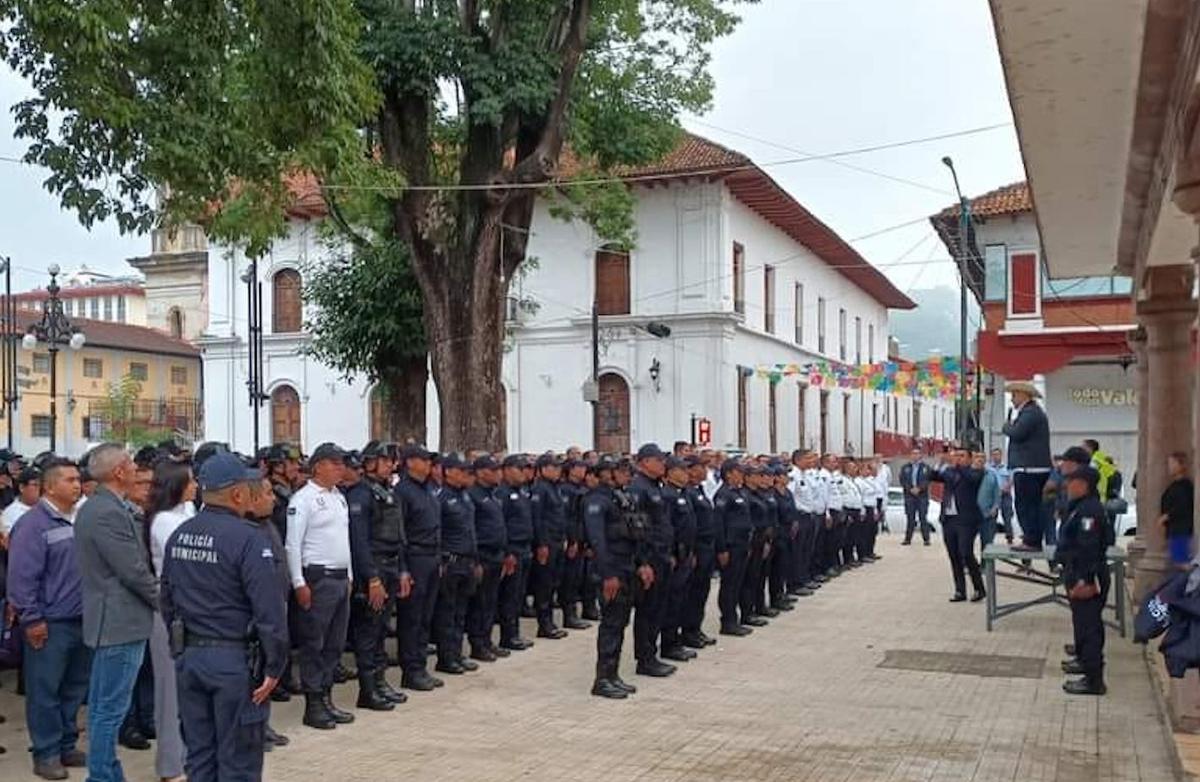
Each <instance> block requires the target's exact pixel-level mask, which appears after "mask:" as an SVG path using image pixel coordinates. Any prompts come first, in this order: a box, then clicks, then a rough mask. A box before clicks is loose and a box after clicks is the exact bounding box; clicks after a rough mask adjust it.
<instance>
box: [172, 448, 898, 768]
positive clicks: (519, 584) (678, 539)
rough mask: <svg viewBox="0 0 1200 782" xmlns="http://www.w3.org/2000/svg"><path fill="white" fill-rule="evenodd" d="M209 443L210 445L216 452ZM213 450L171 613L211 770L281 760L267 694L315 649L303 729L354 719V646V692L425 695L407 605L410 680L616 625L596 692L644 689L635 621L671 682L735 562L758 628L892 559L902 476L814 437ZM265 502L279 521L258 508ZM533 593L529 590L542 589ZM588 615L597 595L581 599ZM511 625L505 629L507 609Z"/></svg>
mask: <svg viewBox="0 0 1200 782" xmlns="http://www.w3.org/2000/svg"><path fill="white" fill-rule="evenodd" d="M202 449H203V447H202ZM260 456H262V457H264V458H263V461H265V463H266V465H267V468H268V469H267V473H268V475H267V477H265V478H264V474H263V471H262V470H261V469H259V466H258V461H256V460H254V459H243V458H241V457H238V456H236V455H234V454H231V453H228V452H227V451H225V450H223V449H220V448H215V449H213V448H209V449H207V451H206V453H205V458H204V459H203V460H202V461H201V460H200V459H197V460H196V463H197V467H198V482H199V487H200V492H201V495H200V498H199V500H200V503H201V504H200V511H199V512H198V513H197V514H196V515H195V516H193V517H192V518H190V519H188V520H186V521H184V522H182V523H181V524H180V525H179V526H178V527H177V528H176V529H175V531H174V532H173V533H172V534H171V536H170V538H169V540H168V541H167V543H166V547H165V554H164V562H163V567H162V572H161V577H160V589H161V598H160V599H161V607H162V616H163V620H164V623H165V625H166V627H167V628H168V632H169V635H170V644H171V649H172V653H173V655H174V656H175V659H176V673H177V687H178V694H179V712H180V717H181V721H182V727H183V736H184V737H185V741H186V745H187V764H186V767H187V774H188V778H189V779H193V780H209V779H221V780H234V779H257V778H260V777H261V772H262V758H263V750H264V735H265V734H266V731H267V730H268V728H267V718H268V713H269V703H270V700H271V698H272V695H273V694H274V693H281V692H282V688H281V687H280V686H279V685H280V682H281V681H282V680H285V679H286V678H287V669H288V666H289V646H291V647H294V648H295V650H296V655H295V667H296V668H297V669H298V670H297V673H298V677H297V678H298V682H299V686H298V689H299V690H300V691H301V692H302V693H303V695H304V698H305V708H304V719H303V722H304V724H305V725H308V726H310V727H312V728H316V729H322V730H329V729H333V728H335V727H337V726H338V725H343V724H346V723H350V722H353V720H354V715H353V713H351V712H349V711H346V710H344V709H342V708H340V707H338V706H337V704H335V703H334V702H333V698H332V691H333V685H334V683H335V681H336V680H337V675H338V668H339V665H340V659H341V657H342V653H343V651H344V650H345V648H346V645H347V637H348V636H349V638H350V643H351V646H352V648H353V650H354V656H355V661H356V668H357V678H358V700H357V704H356V705H357V707H358V708H365V709H370V710H378V711H388V710H392V709H394V708H395V706H396V705H397V704H399V703H403V702H404V701H405V700H406V697H407V696H406V695H405V694H404V693H402V692H400V691H399V690H398V689H396V688H394V687H393V686H392V685H391V684H390V683H389V682H388V680H387V678H386V670H387V667H388V664H389V658H388V655H387V652H386V650H385V640H386V639H387V638H388V637H389V634H390V618H391V617H392V616H393V615H394V617H395V621H396V627H395V630H396V635H397V641H398V661H399V664H400V667H401V671H402V673H401V679H400V682H399V684H400V687H401V688H402V689H407V690H410V691H429V690H433V689H435V688H437V687H440V686H443V683H444V681H443V679H441V678H440V677H437V676H434V675H433V674H432V673H430V672H429V670H428V668H427V662H426V660H427V657H428V655H429V654H430V650H431V649H432V653H433V654H435V656H436V664H435V671H436V672H437V673H441V674H445V675H461V674H464V673H467V672H470V671H474V670H478V668H479V663H481V662H484V663H491V662H495V661H496V660H497V659H499V658H501V657H506V656H508V655H510V654H512V653H513V652H519V651H524V650H526V649H529V648H530V647H532V646H533V643H534V642H533V641H531V640H527V639H525V638H523V637H522V636H521V635H520V631H519V619H520V617H521V615H522V613H523V612H524V611H526V610H531V611H532V613H533V615H534V616H535V617H536V619H537V635H538V637H539V638H542V639H548V640H558V639H561V638H563V637H564V636H565V635H566V631H565V630H564V629H562V628H560V627H559V626H558V624H556V622H555V618H556V616H555V611H556V610H557V611H559V612H561V617H562V620H563V624H564V626H566V627H567V628H576V629H584V628H586V627H588V624H587V622H586V621H584V619H583V618H581V617H586V616H596V617H598V618H599V620H600V627H599V631H598V635H597V642H596V643H597V665H596V677H595V681H594V684H593V687H592V692H593V694H595V695H597V696H601V697H605V698H617V699H621V698H627V697H629V696H630V695H631V694H633V693H634V692H635V691H636V688H635V687H634V686H633V685H631V684H628V683H626V682H625V681H624V680H623V679H622V678H621V676H620V674H619V671H618V666H619V661H620V657H621V648H622V642H623V639H624V635H625V631H626V628H627V626H628V624H629V623H630V621H631V619H632V622H633V625H634V631H633V635H634V647H635V649H634V657H635V658H636V671H637V673H638V674H640V675H644V676H649V677H663V676H669V675H671V674H673V673H674V672H675V671H676V666H675V665H672V664H671V663H668V662H666V661H665V660H670V661H672V662H686V661H689V660H692V659H694V658H695V657H696V656H697V650H698V649H703V648H704V647H706V646H709V645H712V644H714V643H715V639H714V638H712V637H711V636H709V635H707V634H706V633H705V632H704V631H703V626H704V623H705V612H706V606H707V603H708V597H709V587H710V585H711V584H712V581H713V575H714V573H715V572H718V571H719V573H720V587H719V590H720V594H719V600H718V604H719V610H720V633H722V634H725V635H730V636H747V635H749V634H751V632H752V629H753V628H755V627H760V626H763V625H765V624H767V622H768V621H769V620H770V619H771V618H773V617H777V616H779V614H780V612H783V611H790V610H792V609H793V608H794V603H795V599H796V598H797V597H806V596H810V595H813V594H814V593H815V591H816V590H818V589H820V588H821V586H822V585H823V583H825V582H826V581H828V580H829V579H831V578H834V577H836V576H837V575H839V574H841V573H843V572H845V571H846V570H848V569H851V568H856V567H859V566H860V565H863V564H867V563H870V562H874V561H875V560H876V559H877V558H878V555H876V554H875V553H874V542H875V534H876V532H877V529H878V523H877V522H878V520H879V518H880V513H881V511H882V508H883V498H884V497H885V496H886V483H885V481H886V480H887V476H886V474H884V475H881V474H879V472H878V471H877V470H876V469H875V465H873V464H870V463H862V464H860V463H858V462H855V461H854V460H852V459H845V460H839V459H838V458H837V457H832V456H827V457H825V458H824V459H823V460H822V459H821V458H820V457H819V455H818V454H815V453H811V452H807V451H797V452H796V453H794V454H793V455H792V458H791V460H790V464H789V463H788V461H787V460H784V459H783V458H779V457H762V458H758V459H741V460H735V459H730V460H722V459H721V458H720V457H719V455H717V454H713V453H711V452H706V453H705V454H703V455H700V456H696V455H693V454H692V453H691V452H690V449H689V448H688V447H687V446H685V445H682V444H677V446H676V452H675V453H673V454H667V453H665V452H663V451H662V450H661V449H660V448H659V447H658V446H657V445H654V444H648V445H645V446H643V447H642V448H640V449H639V450H638V451H637V453H636V454H635V455H633V456H632V457H623V458H617V457H607V456H600V455H598V454H591V453H589V454H578V455H574V454H572V455H570V456H575V458H567V459H562V458H560V457H558V456H556V455H553V454H543V455H541V456H538V457H536V458H530V457H528V456H524V455H507V456H504V457H503V458H502V459H497V458H495V457H494V456H492V455H490V454H487V453H476V454H471V455H470V458H468V457H467V456H462V455H458V454H447V455H438V454H434V453H431V452H429V451H427V450H426V449H424V448H423V447H421V446H418V445H407V446H404V447H403V448H400V447H398V446H394V445H385V444H381V443H378V442H372V443H368V444H367V446H366V447H365V448H363V449H362V451H361V452H353V453H348V452H346V451H343V450H342V449H340V448H339V447H337V446H336V445H333V444H330V443H327V444H324V445H321V446H320V447H318V448H317V449H316V450H315V451H314V452H313V453H312V455H311V456H310V457H309V458H308V459H307V476H308V479H307V481H306V482H304V483H303V484H302V485H300V486H299V487H298V488H297V484H298V481H297V480H296V476H297V475H298V461H297V457H298V453H295V452H294V451H289V450H288V449H286V448H276V449H272V450H271V451H270V452H268V453H266V454H262V455H260ZM262 519H269V520H270V522H271V523H262V522H260V520H262ZM527 593H531V596H532V604H531V605H529V604H527V602H526V596H527ZM581 609H582V610H581ZM496 625H499V641H498V642H497V640H496V635H495V629H494V628H495V626H496Z"/></svg>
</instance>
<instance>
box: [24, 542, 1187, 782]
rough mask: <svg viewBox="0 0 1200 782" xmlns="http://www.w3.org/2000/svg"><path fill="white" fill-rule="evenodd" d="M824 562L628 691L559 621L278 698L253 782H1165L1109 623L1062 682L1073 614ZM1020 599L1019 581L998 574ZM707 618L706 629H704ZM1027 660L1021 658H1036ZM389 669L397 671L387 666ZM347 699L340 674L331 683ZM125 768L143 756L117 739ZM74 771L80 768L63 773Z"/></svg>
mask: <svg viewBox="0 0 1200 782" xmlns="http://www.w3.org/2000/svg"><path fill="white" fill-rule="evenodd" d="M897 542H898V541H897V540H896V539H895V537H894V536H893V537H892V538H891V539H890V540H885V541H884V542H883V545H882V547H881V550H882V552H883V553H885V554H886V558H885V559H884V560H883V561H881V562H880V563H878V564H876V565H874V566H872V567H870V568H866V569H864V570H860V571H858V572H855V573H852V574H850V575H848V576H845V577H843V578H840V579H838V580H836V581H835V582H833V583H832V584H830V585H829V586H827V587H826V588H825V589H823V590H821V592H820V594H819V595H818V596H817V597H814V598H809V599H807V600H804V601H802V602H801V604H800V607H799V609H798V610H796V611H794V612H792V613H790V614H787V615H786V616H784V617H783V618H781V619H779V620H776V621H775V622H773V623H772V625H771V626H770V627H767V628H764V629H762V630H759V631H758V632H756V633H755V634H754V635H753V636H751V637H750V638H746V639H728V640H726V639H722V642H721V644H720V645H719V646H717V647H714V648H713V649H711V650H708V651H706V652H704V653H703V655H702V658H701V659H700V660H699V661H696V662H692V663H689V664H687V665H685V666H684V667H683V670H681V671H680V672H679V673H678V674H677V675H676V676H675V677H673V678H671V679H668V680H646V679H644V678H641V677H637V676H634V675H632V666H631V665H630V664H629V663H628V662H626V664H625V665H624V666H623V671H624V672H626V678H627V679H628V680H630V681H632V682H636V683H637V684H638V685H639V686H640V687H641V688H642V690H641V692H640V693H639V694H638V695H637V696H635V697H634V698H632V699H630V700H628V701H624V702H608V701H601V700H598V699H596V698H592V697H590V696H589V695H588V687H589V685H590V683H591V678H592V667H593V661H594V656H593V655H594V642H595V632H594V630H592V631H583V632H578V633H572V634H571V637H570V638H568V639H566V640H564V641H559V642H547V641H541V642H539V643H538V645H537V646H536V648H534V649H532V650H530V651H528V652H525V653H523V654H521V655H518V656H516V657H514V658H511V659H509V660H506V661H501V662H500V663H498V664H496V665H494V666H489V667H488V668H487V670H486V671H483V672H480V673H477V674H474V675H469V676H467V677H459V678H456V679H452V680H451V681H450V682H449V683H448V684H447V686H446V687H445V688H444V689H442V690H440V691H438V692H436V693H432V694H425V693H418V694H415V695H414V696H413V697H412V698H411V700H410V701H409V703H407V704H405V705H404V706H401V707H400V708H399V709H398V710H397V711H396V712H393V713H390V714H370V713H365V714H364V713H361V712H360V713H359V715H358V721H357V722H356V723H355V724H354V725H351V726H349V727H344V728H339V729H338V730H336V731H332V732H329V733H318V732H316V731H312V730H308V729H305V728H302V727H300V725H299V719H300V707H299V705H298V704H297V703H295V702H293V703H291V704H286V705H285V706H284V707H282V708H280V707H278V706H277V707H276V716H275V718H274V720H273V721H274V723H275V726H276V727H277V728H278V729H280V730H282V731H284V732H286V733H287V734H289V735H290V736H291V737H292V740H293V744H292V746H290V747H287V748H285V749H282V750H277V751H275V752H274V753H272V754H271V755H268V756H267V770H266V778H267V779H269V780H280V781H281V782H283V781H284V780H314V779H321V778H326V779H330V780H335V779H336V780H345V781H346V782H352V781H353V780H374V779H377V778H382V779H416V780H422V782H425V781H426V780H454V781H455V782H462V781H463V780H483V779H487V780H495V781H496V782H500V781H501V780H519V779H521V780H596V779H603V780H606V782H618V781H620V780H653V781H654V782H671V780H726V779H754V780H789V781H794V782H818V781H820V782H840V781H842V780H846V781H847V782H848V781H850V780H853V781H854V782H872V781H874V780H880V781H882V780H888V781H889V782H899V781H900V780H905V781H908V780H913V781H916V780H925V781H928V782H935V781H940V780H946V781H947V782H963V781H964V780H977V781H979V782H984V781H989V782H990V780H1021V782H1050V781H1051V780H1057V781H1059V782H1094V781H1097V780H1099V781H1106V780H1120V781H1121V782H1126V781H1130V780H1146V781H1147V782H1164V780H1170V779H1173V778H1174V776H1173V772H1172V766H1171V763H1170V761H1169V755H1168V750H1167V743H1166V738H1165V735H1164V732H1163V729H1162V727H1161V724H1160V722H1159V718H1158V715H1157V711H1156V707H1155V703H1154V699H1153V696H1152V692H1151V689H1150V683H1149V679H1148V677H1147V674H1146V671H1145V667H1144V665H1143V663H1142V661H1141V659H1140V650H1139V649H1138V648H1137V647H1135V646H1133V645H1132V644H1131V643H1129V642H1128V641H1122V640H1121V639H1119V638H1115V637H1114V636H1115V633H1113V634H1110V636H1109V646H1108V659H1109V664H1110V667H1109V676H1108V684H1109V695H1108V697H1106V698H1103V699H1086V698H1085V699H1079V698H1074V699H1072V698H1068V697H1067V696H1065V695H1064V694H1063V693H1062V691H1061V690H1060V682H1061V677H1060V676H1059V675H1058V673H1057V670H1058V664H1059V659H1060V657H1061V645H1062V643H1063V641H1064V640H1067V639H1068V638H1069V616H1068V614H1067V613H1066V611H1065V610H1063V609H1061V608H1056V607H1051V606H1043V607H1039V608H1037V609H1034V610H1032V611H1030V612H1027V613H1025V614H1018V615H1016V616H1013V617H1010V618H1007V619H1005V620H1003V621H1001V623H1000V624H999V625H998V626H997V630H996V632H993V633H990V634H989V633H987V632H985V631H984V626H983V625H984V623H983V607H982V605H975V604H959V605H949V604H948V603H947V602H946V598H947V597H948V594H949V591H950V589H949V573H948V572H947V571H948V569H947V566H946V564H945V555H944V553H943V551H942V549H941V547H940V546H937V545H935V546H933V547H931V548H928V549H925V548H922V547H919V546H917V547H912V548H901V547H899V546H898V545H896V544H897ZM1002 588H1003V589H1005V592H1004V595H1005V598H1006V599H1007V598H1008V597H1009V596H1016V595H1017V594H1018V593H1019V592H1021V591H1025V590H1027V589H1032V587H1029V588H1027V587H1024V586H1023V585H1016V584H1013V585H1007V586H1006V585H1004V584H1002ZM708 629H709V630H710V631H715V627H710V628H708ZM887 650H928V651H933V652H966V653H974V654H1004V655H1017V656H1025V657H1034V658H1038V659H1040V660H1044V667H1043V668H1042V675H1041V677H1040V678H998V677H980V676H975V675H968V674H961V673H958V674H949V673H928V672H912V671H907V670H892V669H883V668H879V667H878V665H879V663H880V662H881V661H882V660H883V657H884V654H885V652H886V651H887ZM1035 673H1036V670H1035ZM393 677H395V672H393ZM338 700H339V702H340V703H341V704H342V705H343V706H348V705H350V704H351V703H352V702H353V693H352V692H351V689H350V688H349V687H348V686H347V687H344V688H342V691H341V693H340V695H339V697H338ZM0 712H2V713H6V714H8V716H9V722H8V724H6V725H2V726H0V743H4V744H6V745H7V746H8V747H9V754H7V755H5V756H3V757H0V779H3V780H6V782H9V781H11V782H17V781H18V780H20V781H21V782H23V781H24V780H25V779H27V778H28V779H32V777H29V776H28V756H27V754H25V753H24V752H23V747H24V746H25V745H24V734H23V731H22V727H21V720H20V719H19V718H18V719H14V717H17V716H18V713H19V704H18V703H17V701H16V700H15V698H14V697H13V695H12V690H11V676H10V677H9V678H8V679H6V681H5V685H4V690H3V691H0ZM123 757H124V759H125V762H126V769H127V772H128V773H129V776H130V779H131V780H150V779H151V778H152V773H153V772H152V770H151V768H152V766H151V753H149V752H142V753H136V752H124V755H123ZM72 778H73V779H76V780H79V779H82V778H83V774H80V773H78V772H75V773H73V774H72Z"/></svg>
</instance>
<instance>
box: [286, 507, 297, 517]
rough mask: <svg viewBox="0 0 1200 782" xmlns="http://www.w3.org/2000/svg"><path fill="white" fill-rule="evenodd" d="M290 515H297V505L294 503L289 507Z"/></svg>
mask: <svg viewBox="0 0 1200 782" xmlns="http://www.w3.org/2000/svg"><path fill="white" fill-rule="evenodd" d="M288 515H289V516H295V515H296V506H295V505H293V506H292V507H290V508H288Z"/></svg>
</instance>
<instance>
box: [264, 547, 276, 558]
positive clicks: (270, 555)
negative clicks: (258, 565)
mask: <svg viewBox="0 0 1200 782" xmlns="http://www.w3.org/2000/svg"><path fill="white" fill-rule="evenodd" d="M262 558H263V559H275V554H273V553H272V552H271V549H269V548H265V549H263V550H262Z"/></svg>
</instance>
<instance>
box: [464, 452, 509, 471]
mask: <svg viewBox="0 0 1200 782" xmlns="http://www.w3.org/2000/svg"><path fill="white" fill-rule="evenodd" d="M505 461H507V460H505ZM471 466H472V467H473V468H475V469H476V470H495V469H498V468H499V467H500V463H499V462H497V461H496V460H495V459H493V458H492V456H491V455H490V454H484V455H483V456H480V457H479V458H478V459H476V460H475V461H474V462H473V463H472V464H471Z"/></svg>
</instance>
